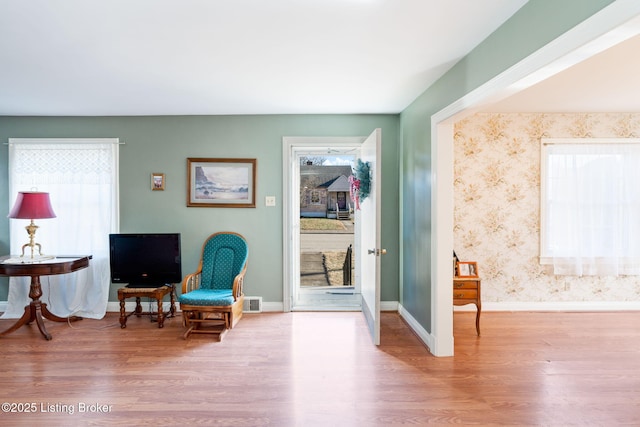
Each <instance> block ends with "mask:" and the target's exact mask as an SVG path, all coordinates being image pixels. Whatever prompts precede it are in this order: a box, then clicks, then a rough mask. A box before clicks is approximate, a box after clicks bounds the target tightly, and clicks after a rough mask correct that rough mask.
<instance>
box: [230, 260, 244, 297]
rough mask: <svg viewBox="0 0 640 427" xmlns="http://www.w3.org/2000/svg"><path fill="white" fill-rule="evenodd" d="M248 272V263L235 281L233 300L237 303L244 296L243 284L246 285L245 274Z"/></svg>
mask: <svg viewBox="0 0 640 427" xmlns="http://www.w3.org/2000/svg"><path fill="white" fill-rule="evenodd" d="M246 272H247V263H245V264H244V268H243V269H242V271H241V272H240V273H238V275H237V276H236V277H235V278H234V279H233V299H234V300H235V301H237V300H238V298H240V296H241V295H242V294H243V289H242V287H243V284H244V274H245V273H246Z"/></svg>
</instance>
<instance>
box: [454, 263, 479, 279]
mask: <svg viewBox="0 0 640 427" xmlns="http://www.w3.org/2000/svg"><path fill="white" fill-rule="evenodd" d="M456 265H457V268H456V276H457V277H478V263H476V262H474V261H458V262H457V264H456Z"/></svg>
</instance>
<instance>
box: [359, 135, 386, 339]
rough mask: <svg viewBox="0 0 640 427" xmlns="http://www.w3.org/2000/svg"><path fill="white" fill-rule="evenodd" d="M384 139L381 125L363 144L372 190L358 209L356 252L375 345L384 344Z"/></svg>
mask: <svg viewBox="0 0 640 427" xmlns="http://www.w3.org/2000/svg"><path fill="white" fill-rule="evenodd" d="M381 139H382V133H381V130H380V129H376V130H374V131H373V133H372V134H371V135H369V137H368V138H367V139H366V140H365V141H364V143H363V144H362V147H361V152H360V155H361V157H360V158H361V160H362V162H364V163H368V165H369V171H370V192H369V195H368V197H367V198H366V199H364V200H362V201H361V203H360V210H356V216H357V218H356V225H359V226H357V227H356V235H355V245H356V247H355V253H356V259H357V260H356V266H357V267H358V271H359V274H358V275H357V276H356V280H360V289H361V292H362V313H363V314H364V317H365V319H366V321H367V325H368V326H369V330H370V332H371V337H372V339H373V343H374V344H375V345H380V255H383V254H384V253H386V251H385V250H384V249H382V245H381V239H380V216H381V215H380V213H381V211H380V205H381V194H380V193H381V185H380V182H381V178H382V173H381V172H382V171H381V167H380V166H381V158H382V156H381V148H382V145H381Z"/></svg>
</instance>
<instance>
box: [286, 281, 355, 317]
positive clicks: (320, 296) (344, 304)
mask: <svg viewBox="0 0 640 427" xmlns="http://www.w3.org/2000/svg"><path fill="white" fill-rule="evenodd" d="M332 288H333V289H332ZM361 310H362V296H361V295H360V294H357V293H355V292H354V289H353V287H348V288H347V289H343V288H337V289H336V288H335V287H332V286H327V287H322V288H320V289H318V288H314V289H313V290H307V289H305V290H301V292H300V293H299V295H298V301H297V302H296V303H295V304H293V307H292V311H361Z"/></svg>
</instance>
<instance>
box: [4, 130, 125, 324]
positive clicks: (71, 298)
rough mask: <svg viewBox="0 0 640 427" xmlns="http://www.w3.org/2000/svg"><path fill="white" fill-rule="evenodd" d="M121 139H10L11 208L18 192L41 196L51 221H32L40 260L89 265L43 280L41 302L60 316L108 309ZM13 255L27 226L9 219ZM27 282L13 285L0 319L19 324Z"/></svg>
mask: <svg viewBox="0 0 640 427" xmlns="http://www.w3.org/2000/svg"><path fill="white" fill-rule="evenodd" d="M118 145H119V143H118V140H117V139H114V138H110V139H104V138H101V139H15V138H12V139H10V140H9V197H10V201H9V205H10V206H13V203H14V202H15V198H16V195H17V193H18V192H19V191H29V190H37V191H46V192H49V193H50V199H51V205H52V207H53V210H54V212H55V213H56V218H53V219H41V220H36V221H35V222H36V224H37V225H39V226H40V228H39V229H38V231H37V233H36V242H38V243H40V244H41V245H42V253H43V254H44V255H92V256H93V258H92V260H91V262H90V266H89V267H88V268H86V269H83V270H80V271H77V272H75V273H71V274H61V275H55V276H46V277H42V278H41V283H42V292H43V296H42V297H41V300H42V301H43V302H45V303H47V305H48V308H49V309H50V311H51V312H52V313H54V314H56V315H58V316H61V317H67V316H70V315H77V316H82V317H88V318H94V319H99V318H102V317H103V316H104V315H105V313H106V309H107V302H108V297H109V287H110V284H111V279H110V275H109V233H113V232H116V231H117V227H118ZM10 223H11V224H10V232H11V239H10V241H11V253H12V254H14V255H15V254H20V253H21V252H20V250H21V249H20V248H21V246H22V245H23V244H25V243H26V242H27V241H28V235H27V233H26V231H25V230H24V227H25V226H26V225H27V224H28V221H27V220H18V219H11V220H10ZM29 281H30V278H11V279H10V281H9V297H8V307H7V311H6V312H5V314H4V315H3V317H4V318H16V317H20V316H21V315H22V314H23V312H24V306H25V305H27V304H28V303H29V301H30V299H29V296H28V295H29Z"/></svg>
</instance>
